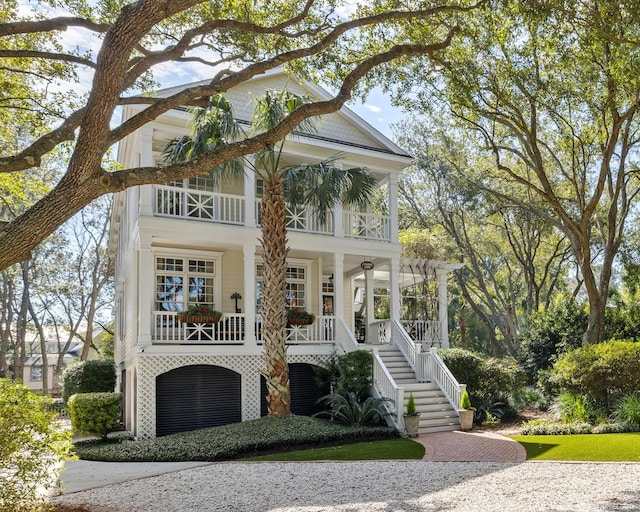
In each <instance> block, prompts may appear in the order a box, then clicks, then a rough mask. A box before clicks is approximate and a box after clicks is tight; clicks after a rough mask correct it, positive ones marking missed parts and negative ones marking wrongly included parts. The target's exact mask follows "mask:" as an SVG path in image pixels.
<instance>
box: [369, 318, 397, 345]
mask: <svg viewBox="0 0 640 512" xmlns="http://www.w3.org/2000/svg"><path fill="white" fill-rule="evenodd" d="M372 336H374V338H373V339H372ZM390 341H391V320H389V319H388V318H385V319H380V320H374V321H373V322H371V323H370V324H367V343H380V344H384V343H389V342H390Z"/></svg>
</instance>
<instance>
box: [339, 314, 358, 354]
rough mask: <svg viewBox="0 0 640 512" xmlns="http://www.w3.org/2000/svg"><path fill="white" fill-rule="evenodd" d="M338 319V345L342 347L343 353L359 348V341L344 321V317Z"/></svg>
mask: <svg viewBox="0 0 640 512" xmlns="http://www.w3.org/2000/svg"><path fill="white" fill-rule="evenodd" d="M337 320H338V322H337V329H336V346H339V347H340V349H341V350H342V353H343V354H346V353H347V352H353V351H354V350H359V349H360V346H359V345H358V341H357V340H356V338H355V336H354V335H353V333H352V332H351V329H350V328H349V326H348V325H347V323H346V322H345V321H344V318H338V319H337Z"/></svg>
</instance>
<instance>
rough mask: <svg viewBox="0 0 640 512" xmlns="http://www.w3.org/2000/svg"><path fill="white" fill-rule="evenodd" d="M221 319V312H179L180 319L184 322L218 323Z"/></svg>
mask: <svg viewBox="0 0 640 512" xmlns="http://www.w3.org/2000/svg"><path fill="white" fill-rule="evenodd" d="M221 319H222V315H221V314H217V315H213V314H211V315H196V314H194V313H178V320H180V321H181V322H182V323H183V324H217V323H218V322H219V321H220V320H221Z"/></svg>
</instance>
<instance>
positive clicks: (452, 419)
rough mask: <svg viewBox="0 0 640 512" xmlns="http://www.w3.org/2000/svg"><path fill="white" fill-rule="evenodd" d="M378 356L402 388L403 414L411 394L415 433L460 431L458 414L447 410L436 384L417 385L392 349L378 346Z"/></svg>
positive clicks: (447, 407) (411, 374)
mask: <svg viewBox="0 0 640 512" xmlns="http://www.w3.org/2000/svg"><path fill="white" fill-rule="evenodd" d="M378 354H379V355H380V357H381V359H382V361H383V363H384V365H385V366H386V367H387V370H388V371H389V373H390V374H391V376H392V378H393V380H394V381H395V382H396V384H397V385H398V386H401V387H403V388H404V405H403V410H404V411H406V408H407V401H408V399H409V395H410V394H413V399H414V401H415V403H416V410H417V412H419V413H420V429H419V430H418V433H420V434H426V433H429V432H444V431H448V430H460V420H459V418H458V412H457V411H456V410H455V409H454V408H453V407H452V406H451V404H450V403H449V400H447V397H446V396H445V395H444V393H443V392H442V391H441V390H440V388H439V387H438V385H437V384H435V383H433V382H418V381H417V379H416V375H415V373H414V371H413V370H412V369H411V366H409V363H408V362H407V360H406V358H405V357H404V355H403V354H402V352H400V350H399V349H398V348H396V347H395V346H392V345H381V346H380V347H379V348H378Z"/></svg>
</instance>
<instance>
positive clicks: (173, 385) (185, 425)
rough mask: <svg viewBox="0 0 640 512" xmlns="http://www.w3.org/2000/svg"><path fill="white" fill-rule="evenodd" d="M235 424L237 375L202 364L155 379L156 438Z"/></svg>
mask: <svg viewBox="0 0 640 512" xmlns="http://www.w3.org/2000/svg"><path fill="white" fill-rule="evenodd" d="M239 421H242V392H241V381H240V374H239V373H236V372H234V371H233V370H229V369H227V368H222V367H220V366H212V365H205V364H202V365H191V366H182V367H180V368H176V369H174V370H171V371H168V372H166V373H163V374H162V375H158V377H156V435H157V436H166V435H168V434H175V433H176V432H185V431H187V430H196V429H199V428H206V427H216V426H218V425H226V424H228V423H237V422H239Z"/></svg>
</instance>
